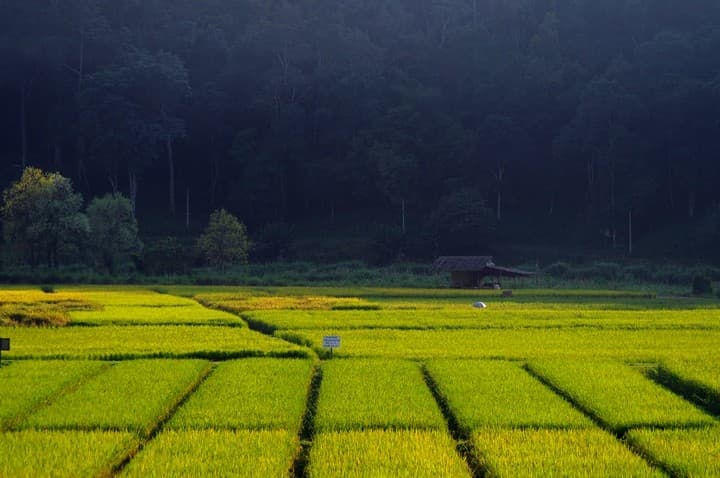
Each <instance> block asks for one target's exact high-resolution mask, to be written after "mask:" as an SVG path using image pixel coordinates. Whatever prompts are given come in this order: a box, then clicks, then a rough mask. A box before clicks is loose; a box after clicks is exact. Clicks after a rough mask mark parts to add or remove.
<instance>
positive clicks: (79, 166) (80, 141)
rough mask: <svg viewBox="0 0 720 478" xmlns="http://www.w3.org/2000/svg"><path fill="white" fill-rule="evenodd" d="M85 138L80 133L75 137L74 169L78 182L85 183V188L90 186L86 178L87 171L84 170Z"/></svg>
mask: <svg viewBox="0 0 720 478" xmlns="http://www.w3.org/2000/svg"><path fill="white" fill-rule="evenodd" d="M85 149H86V148H85V138H83V137H82V136H81V135H79V136H78V137H77V151H76V152H75V160H76V163H75V169H76V174H77V181H78V184H80V183H81V184H83V185H85V189H89V188H90V184H89V182H88V178H87V171H85Z"/></svg>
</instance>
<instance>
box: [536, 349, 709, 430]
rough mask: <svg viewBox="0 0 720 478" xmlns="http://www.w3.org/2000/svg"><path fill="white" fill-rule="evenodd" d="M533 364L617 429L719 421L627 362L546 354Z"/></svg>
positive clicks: (580, 404) (688, 424) (579, 403)
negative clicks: (554, 357) (549, 358)
mask: <svg viewBox="0 0 720 478" xmlns="http://www.w3.org/2000/svg"><path fill="white" fill-rule="evenodd" d="M529 367H530V369H531V370H532V371H533V372H534V373H536V374H537V375H538V376H540V377H542V378H543V379H544V380H546V381H547V382H548V383H550V384H551V385H552V386H553V387H556V388H557V389H558V390H559V391H561V392H562V393H564V394H566V396H567V397H568V398H569V399H571V400H573V401H574V402H575V403H577V404H578V405H579V406H580V407H582V408H583V409H584V410H586V411H587V412H588V413H589V414H591V415H593V416H595V417H596V418H597V419H599V420H600V421H602V422H603V423H605V424H607V426H609V427H610V428H611V429H613V430H614V431H617V432H622V431H625V430H628V429H630V428H638V427H651V428H652V427H663V428H668V427H683V426H684V427H698V426H707V425H713V424H719V423H718V422H716V421H715V420H714V419H713V417H711V416H709V415H708V414H706V413H704V412H702V411H701V410H699V409H698V408H697V407H696V406H694V405H692V404H690V403H689V402H687V401H685V400H683V399H682V398H680V397H678V396H677V395H675V394H673V393H672V392H670V391H669V390H667V389H665V388H663V387H661V386H660V385H658V384H656V383H654V382H652V381H651V380H649V379H648V378H646V377H644V376H643V375H642V374H641V373H640V372H639V371H637V370H633V369H632V368H631V367H629V366H627V365H625V364H622V363H617V362H604V361H603V362H600V361H594V360H583V361H574V360H546V361H532V362H530V363H529Z"/></svg>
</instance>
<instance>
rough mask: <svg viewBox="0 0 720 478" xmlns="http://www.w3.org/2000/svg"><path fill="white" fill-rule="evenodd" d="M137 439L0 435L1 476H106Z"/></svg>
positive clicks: (36, 433)
mask: <svg viewBox="0 0 720 478" xmlns="http://www.w3.org/2000/svg"><path fill="white" fill-rule="evenodd" d="M136 441H137V440H136V438H135V437H134V435H133V434H131V433H127V432H103V431H47V430H43V431H37V430H24V431H18V432H3V433H0V457H2V459H0V476H7V477H28V478H29V477H35V476H42V477H49V478H66V477H76V476H77V477H83V476H109V475H110V472H111V470H112V467H113V465H115V464H116V463H117V462H118V461H120V460H121V459H122V457H123V456H124V455H125V454H126V452H127V451H128V449H129V448H131V447H132V446H134V444H135V442H136Z"/></svg>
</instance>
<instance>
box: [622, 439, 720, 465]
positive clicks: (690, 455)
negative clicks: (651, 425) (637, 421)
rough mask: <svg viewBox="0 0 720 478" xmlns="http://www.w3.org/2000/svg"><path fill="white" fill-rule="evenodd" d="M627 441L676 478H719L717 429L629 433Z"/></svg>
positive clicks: (719, 443) (719, 455) (719, 446)
mask: <svg viewBox="0 0 720 478" xmlns="http://www.w3.org/2000/svg"><path fill="white" fill-rule="evenodd" d="M628 439H629V440H630V441H631V442H632V443H634V444H635V445H636V446H637V447H638V448H640V449H642V450H643V451H645V452H646V453H647V454H649V455H650V456H652V457H653V459H655V460H657V461H658V462H660V463H662V464H663V465H664V466H665V467H667V468H668V469H669V470H671V472H672V473H674V474H675V475H676V476H706V477H719V476H720V428H719V427H710V428H704V429H699V430H653V429H645V430H632V431H631V432H630V433H629V434H628Z"/></svg>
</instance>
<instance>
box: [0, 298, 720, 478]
mask: <svg viewBox="0 0 720 478" xmlns="http://www.w3.org/2000/svg"><path fill="white" fill-rule="evenodd" d="M44 289H45V290H46V291H47V292H44V291H43V290H40V289H38V288H31V287H26V288H23V287H18V286H13V287H12V288H8V289H7V290H2V289H0V318H2V317H4V319H3V320H0V337H2V338H9V339H10V340H11V350H9V351H3V352H2V363H1V364H0V476H20V477H35V476H53V477H55V476H57V477H85V476H87V477H109V476H131V477H166V476H169V477H175V476H177V477H180V476H183V477H185V476H208V477H216V476H257V477H288V478H294V477H298V478H305V477H337V476H339V477H345V476H350V477H396V476H407V477H423V476H427V477H472V478H477V477H523V476H528V477H553V476H563V477H588V476H597V477H605V476H623V477H625V476H627V477H656V476H657V477H661V476H670V477H706V476H707V477H720V448H718V446H719V445H718V444H720V365H718V364H720V302H719V301H717V300H714V299H701V298H700V299H698V298H682V297H675V298H669V297H668V298H664V297H656V296H655V295H654V294H652V293H647V292H632V291H602V290H531V289H527V290H516V291H513V294H512V295H511V296H503V295H502V294H501V292H500V291H484V290H469V291H468V290H449V289H442V290H441V289H439V290H433V289H382V288H358V289H353V288H326V287H323V288H303V287H292V288H281V287H264V288H252V287H190V286H177V287H175V286H163V287H162V288H143V287H138V286H112V287H103V286H88V287H82V286H75V287H64V288H58V289H57V290H53V289H51V288H44ZM477 301H483V302H484V303H485V304H486V305H487V307H486V308H483V309H480V308H476V307H473V304H474V303H475V302H477ZM18 311H20V312H18ZM17 313H21V314H22V316H23V317H25V318H29V319H28V320H26V321H24V322H23V321H19V320H14V319H13V317H15V315H14V314H17ZM3 314H4V315H3ZM43 314H47V315H49V316H50V315H51V316H52V317H49V319H52V320H47V321H43V320H41V319H42V318H43V317H42V315H43ZM328 335H334V336H339V337H340V339H341V343H340V347H339V348H337V349H334V350H332V351H330V350H327V349H325V348H324V347H323V337H325V336H328Z"/></svg>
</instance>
